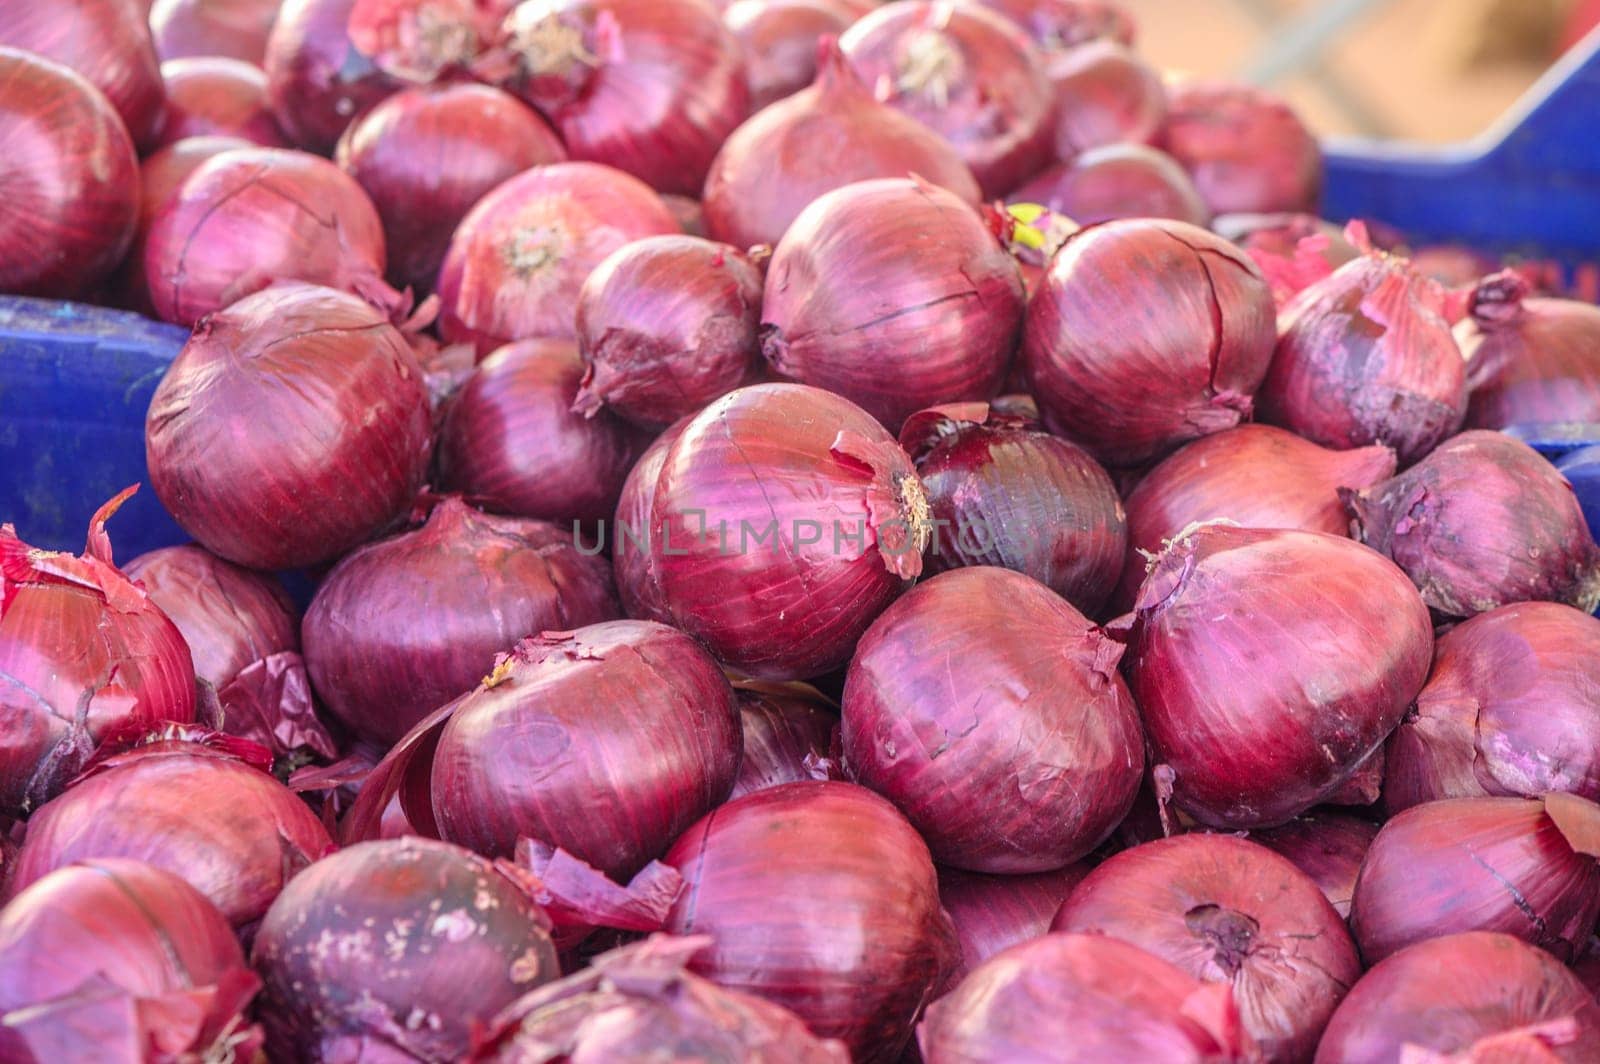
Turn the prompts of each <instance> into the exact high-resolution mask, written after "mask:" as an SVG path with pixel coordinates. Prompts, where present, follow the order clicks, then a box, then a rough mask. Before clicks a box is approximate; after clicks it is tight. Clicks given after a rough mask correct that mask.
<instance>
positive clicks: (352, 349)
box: [145, 285, 431, 569]
mask: <svg viewBox="0 0 1600 1064" xmlns="http://www.w3.org/2000/svg"><path fill="white" fill-rule="evenodd" d="M430 418H431V415H430V413H429V409H428V394H427V391H426V389H425V388H424V386H423V380H422V371H421V369H420V367H418V365H417V362H416V359H415V358H413V357H412V354H411V349H410V348H409V347H408V346H407V345H406V341H405V338H404V337H403V336H401V335H400V332H399V331H398V330H397V329H395V328H394V327H393V326H391V325H390V324H389V323H388V322H387V321H386V320H385V319H384V317H383V315H382V314H380V313H378V311H376V310H374V309H373V308H372V307H370V306H368V305H367V304H366V303H364V302H362V301H361V300H360V299H357V298H356V297H355V296H352V295H347V294H345V293H343V292H335V291H333V290H332V289H327V288H314V287H312V286H309V285H284V286H279V287H275V288H273V289H271V290H269V291H265V292H260V293H258V294H256V295H253V296H249V297H247V298H245V299H242V300H240V301H239V302H238V303H235V304H233V305H232V306H230V307H228V308H227V309H226V310H223V311H219V312H217V313H216V314H212V315H211V316H210V317H208V318H207V319H206V321H205V323H204V324H203V325H202V326H201V327H200V328H198V329H196V330H195V334H194V336H193V337H191V338H190V340H189V342H188V344H187V345H185V347H184V349H183V351H182V352H181V353H180V354H179V355H178V357H177V359H176V360H174V361H173V363H172V366H171V368H169V369H168V370H167V375H166V376H165V377H164V378H163V379H162V381H161V384H160V385H159V386H158V387H157V388H156V391H155V395H154V396H153V397H152V398H151V401H150V414H149V418H148V420H147V421H146V423H145V453H146V456H147V458H148V460H149V463H150V479H151V482H152V483H153V484H154V486H155V489H156V494H157V495H158V496H160V498H161V502H162V503H163V504H164V505H165V506H166V507H167V509H168V511H170V512H171V513H172V515H173V516H174V517H176V518H177V519H178V523H179V524H181V525H183V527H184V529H185V531H187V532H188V533H189V534H190V535H191V536H193V537H194V538H195V539H196V540H198V541H199V542H200V544H201V546H203V547H205V548H206V549H207V550H209V551H211V552H212V553H213V554H218V555H221V556H222V557H223V558H226V559H227V560H229V561H232V562H237V563H238V564H240V565H246V566H249V567H251V568H254V569H285V568H292V567H295V566H306V565H315V564H318V563H320V562H325V561H329V560H331V559H333V558H337V557H338V556H339V555H341V554H344V553H345V552H346V551H348V550H350V549H351V548H352V547H354V546H356V545H357V544H359V543H362V542H364V541H365V540H367V539H368V538H370V537H371V536H372V535H373V534H374V533H376V532H378V531H380V530H381V529H383V528H384V527H385V526H387V525H388V524H389V523H390V522H392V521H394V520H395V519H396V518H398V517H399V516H400V515H401V514H402V513H404V511H405V508H406V507H407V506H409V505H410V504H411V501H412V499H413V498H414V497H415V495H416V493H417V489H418V488H420V487H421V486H422V480H423V477H424V476H425V474H426V473H427V468H428V457H429V450H430V448H431V440H430V431H431V429H430Z"/></svg>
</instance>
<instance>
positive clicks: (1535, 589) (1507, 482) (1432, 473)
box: [1340, 429, 1600, 617]
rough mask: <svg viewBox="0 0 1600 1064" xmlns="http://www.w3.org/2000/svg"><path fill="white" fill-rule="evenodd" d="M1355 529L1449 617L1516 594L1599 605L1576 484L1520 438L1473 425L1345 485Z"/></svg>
mask: <svg viewBox="0 0 1600 1064" xmlns="http://www.w3.org/2000/svg"><path fill="white" fill-rule="evenodd" d="M1340 495H1341V497H1343V498H1344V500H1345V506H1346V507H1347V508H1348V509H1349V511H1350V513H1351V515H1352V516H1353V517H1354V522H1353V526H1352V527H1353V529H1354V531H1355V533H1356V534H1357V536H1358V538H1359V539H1360V540H1361V541H1362V542H1363V543H1366V544H1367V545H1369V546H1371V547H1373V548H1374V549H1376V550H1378V551H1380V552H1382V553H1383V554H1385V555H1387V556H1389V557H1390V558H1393V559H1394V561H1395V564H1396V565H1398V566H1400V568H1402V569H1404V570H1405V571H1406V575H1408V576H1410V577H1411V579H1412V580H1413V581H1414V582H1415V583H1416V585H1417V587H1418V588H1420V589H1421V590H1422V598H1423V601H1425V602H1426V603H1427V604H1428V605H1429V606H1431V607H1432V608H1434V609H1435V610H1438V611H1439V612H1440V613H1442V614H1445V615H1446V616H1452V617H1470V616H1472V615H1473V614H1476V613H1482V612H1484V611H1485V610H1492V609H1494V608H1495V607H1496V606H1504V605H1507V604H1509V603H1512V602H1527V601H1537V600H1549V601H1552V602H1565V603H1567V604H1568V605H1571V606H1576V607H1577V608H1578V609H1580V610H1582V611H1583V612H1585V613H1589V612H1591V611H1592V610H1593V609H1594V608H1595V606H1596V605H1597V604H1600V548H1597V547H1596V546H1595V541H1594V538H1593V537H1592V536H1591V535H1590V534H1589V526H1588V525H1587V524H1586V523H1585V522H1584V518H1583V510H1582V508H1581V507H1580V506H1579V505H1578V500H1577V498H1576V496H1574V495H1573V493H1572V487H1571V485H1569V484H1568V483H1567V481H1566V479H1565V478H1564V477H1562V475H1561V474H1560V473H1558V472H1556V471H1555V469H1554V468H1553V467H1552V466H1551V465H1550V463H1548V462H1546V461H1545V460H1544V459H1543V458H1542V457H1540V455H1539V453H1538V452H1537V451H1535V450H1534V449H1533V448H1532V447H1529V446H1528V445H1527V444H1525V443H1523V442H1522V441H1521V440H1517V439H1513V438H1512V437H1510V436H1506V435H1503V434H1501V433H1499V432H1488V431H1484V430H1481V429H1474V430H1472V431H1470V432H1463V433H1462V434H1461V435H1459V436H1457V437H1455V438H1454V439H1451V440H1446V441H1445V442H1444V443H1443V444H1441V445H1440V446H1439V447H1438V448H1437V449H1436V450H1435V451H1434V452H1433V453H1432V454H1430V455H1428V457H1427V458H1424V459H1423V460H1422V461H1421V462H1419V463H1418V464H1417V465H1415V466H1413V467H1412V468H1411V469H1408V470H1406V471H1405V472H1404V473H1402V474H1400V475H1399V476H1397V477H1395V478H1393V479H1392V480H1386V481H1384V482H1383V483H1381V484H1377V485H1374V486H1373V487H1370V488H1367V489H1366V490H1365V491H1361V492H1351V491H1348V490H1346V491H1342V492H1340Z"/></svg>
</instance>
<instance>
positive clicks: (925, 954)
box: [663, 780, 959, 1064]
mask: <svg viewBox="0 0 1600 1064" xmlns="http://www.w3.org/2000/svg"><path fill="white" fill-rule="evenodd" d="M663 861H665V863H666V864H668V865H670V866H672V867H674V868H676V869H677V870H678V871H679V872H681V873H682V874H683V877H684V879H685V881H686V887H685V889H684V892H683V893H682V894H680V895H679V896H678V901H677V904H676V905H675V906H674V907H673V910H672V912H671V914H670V915H669V916H668V918H667V927H666V930H668V931H670V932H672V933H673V934H683V935H688V934H697V935H699V934H703V935H710V936H711V938H712V940H713V942H712V945H711V947H710V948H709V949H707V950H706V951H705V952H703V953H701V954H699V955H698V956H697V957H696V958H695V959H694V961H693V962H692V965H691V967H692V970H694V971H695V972H697V973H698V974H700V975H703V976H705V977H706V978H708V979H710V980H711V981H712V982H714V983H717V984H718V985H720V986H723V987H725V988H727V989H729V990H735V991H740V992H743V993H747V994H754V995H756V996H758V997H763V998H766V999H767V1000H768V1001H771V1002H773V1003H774V1004H777V1005H781V1006H783V1007H784V1008H787V1009H790V1010H792V1011H793V1012H794V1013H795V1014H796V1015H797V1016H799V1017H800V1018H801V1019H802V1020H804V1021H805V1024H806V1026H807V1027H809V1028H811V1031H812V1033H813V1034H816V1035H818V1036H819V1037H822V1038H837V1039H839V1040H840V1041H842V1042H844V1043H845V1044H846V1045H847V1046H848V1047H849V1049H850V1052H851V1057H852V1059H853V1060H855V1061H856V1062H857V1064H886V1062H890V1061H894V1060H896V1059H898V1057H899V1053H900V1050H901V1049H902V1047H904V1045H905V1044H906V1042H907V1040H908V1039H909V1038H910V1035H911V1027H912V1024H913V1023H914V1022H915V1021H916V1018H917V1015H918V1013H919V1012H920V1011H921V1009H922V1006H923V1004H924V1003H925V1002H926V1001H927V1000H928V999H929V998H930V997H931V996H932V994H933V992H934V991H935V990H936V989H938V988H939V987H941V986H942V985H943V984H944V980H945V977H946V976H947V975H948V973H949V972H950V971H951V969H952V968H953V966H954V965H955V964H956V963H957V958H958V955H959V953H958V950H959V947H958V946H957V944H956V940H955V932H954V930H953V929H952V927H951V924H950V918H949V917H948V916H947V915H946V914H945V912H944V910H943V909H942V908H941V907H940V905H939V891H938V883H937V881H936V879H935V876H934V870H933V863H932V861H930V860H929V858H928V849H927V846H926V845H924V844H923V841H922V839H921V838H919V837H918V836H917V833H916V832H915V831H914V830H912V827H911V825H910V824H908V823H906V821H905V820H904V819H903V818H902V817H901V816H900V814H898V813H897V812H895V810H894V807H893V806H891V805H890V804H889V803H888V802H886V801H884V800H883V799H882V798H879V797H878V796H877V795H875V794H873V793H872V792H871V791H869V790H867V789H865V788H863V787H857V786H855V785H854V784H850V783H840V782H836V781H825V780H812V781H807V782H802V783H786V784H784V785H783V786H780V787H773V788H770V789H768V790H764V791H757V792H756V793H754V794H747V795H745V796H744V797H743V798H739V799H736V800H735V801H732V802H729V803H728V804H727V805H724V806H722V807H721V808H720V809H717V810H715V811H713V812H712V813H711V814H710V815H709V816H707V817H705V818H703V819H702V820H700V821H699V822H698V823H697V824H695V825H694V826H693V827H691V828H690V829H689V830H688V831H686V832H684V833H683V835H682V836H681V837H680V838H679V839H678V841H677V842H676V843H674V844H673V846H672V849H671V850H670V851H668V853H667V855H666V857H664V858H663ZM801 883H803V884H805V885H806V886H805V888H804V889H798V890H797V889H795V888H796V885H797V884H801Z"/></svg>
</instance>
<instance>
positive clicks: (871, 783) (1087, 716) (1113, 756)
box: [843, 566, 1144, 873]
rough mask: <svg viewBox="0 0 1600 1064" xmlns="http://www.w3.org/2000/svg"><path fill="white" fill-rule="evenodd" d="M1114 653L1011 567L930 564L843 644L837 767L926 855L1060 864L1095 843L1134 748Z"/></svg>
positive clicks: (1124, 790)
mask: <svg viewBox="0 0 1600 1064" xmlns="http://www.w3.org/2000/svg"><path fill="white" fill-rule="evenodd" d="M1016 632H1026V633H1028V634H1027V636H1026V638H1024V639H1018V638H1017V637H1016V635H1014V634H1013V633H1016ZM1122 651H1123V647H1122V646H1121V645H1119V644H1116V643H1113V642H1111V640H1109V639H1108V638H1106V636H1105V634H1104V633H1102V632H1101V631H1100V630H1099V629H1098V628H1095V627H1094V626H1093V625H1092V624H1090V622H1089V621H1087V620H1085V619H1084V617H1083V615H1082V614H1080V613H1079V612H1078V611H1077V610H1075V609H1073V608H1072V607H1071V606H1070V605H1068V604H1067V603H1066V602H1064V601H1063V600H1062V599H1061V598H1060V597H1058V596H1057V595H1055V594H1054V593H1053V592H1051V591H1050V589H1048V588H1046V587H1045V586H1044V585H1043V584H1041V583H1039V582H1038V581H1036V580H1031V579H1029V578H1028V577H1026V576H1023V575H1021V574H1020V573H1013V572H1010V571H1009V570H1006V569H995V568H992V567H989V566H978V567H974V568H970V569H957V570H955V571H953V572H949V573H943V574H941V575H939V576H936V577H934V578H933V579H932V580H930V581H929V582H927V583H926V584H922V585H920V586H918V587H916V588H913V589H912V590H911V591H910V592H909V593H907V594H906V595H905V596H904V597H903V598H901V599H900V600H899V601H898V602H896V603H895V604H894V605H892V606H890V607H889V608H888V609H887V610H885V611H884V612H883V614H882V616H880V617H879V618H878V619H877V621H875V622H874V623H873V625H872V627H871V628H869V629H867V633H866V635H864V636H863V637H862V639H861V643H860V645H859V646H857V648H856V654H855V658H854V660H852V661H851V663H850V673H849V678H848V679H847V680H846V682H845V688H844V726H843V738H844V757H845V763H846V765H847V766H848V767H849V771H850V772H851V774H852V776H853V777H854V778H855V779H856V781H857V782H859V783H862V784H864V785H866V786H868V787H871V788H872V789H873V790H875V791H877V792H878V793H879V794H881V795H883V796H884V797H885V798H888V799H889V800H890V801H891V802H894V803H895V806H896V807H897V808H898V809H899V810H900V811H901V812H902V813H904V814H905V815H906V818H907V819H908V820H910V821H911V824H912V826H913V827H915V828H916V829H917V830H918V831H919V832H920V833H921V835H922V837H923V838H924V839H926V840H927V843H928V849H929V850H930V851H932V853H933V856H934V859H935V860H937V861H938V862H939V863H940V864H944V865H950V866H952V867H955V868H964V869H967V870H969V871H973V872H1010V873H1016V872H1045V871H1049V870H1050V869H1053V868H1060V867H1061V866H1063V865H1065V864H1069V863H1070V862H1072V861H1076V860H1078V859H1079V858H1080V857H1083V856H1085V855H1086V854H1087V853H1088V852H1089V851H1090V850H1092V849H1094V848H1095V847H1096V846H1098V845H1100V843H1101V842H1103V841H1104V840H1105V839H1106V837H1107V836H1108V835H1110V834H1111V830H1112V829H1113V828H1115V827H1116V826H1117V824H1118V823H1119V822H1120V821H1121V820H1122V818H1123V817H1124V816H1126V815H1127V813H1128V810H1129V808H1130V807H1131V806H1132V805H1133V798H1134V794H1135V793H1136V792H1137V791H1138V789H1139V777H1140V775H1141V774H1142V772H1143V770H1144V750H1143V744H1142V742H1141V736H1140V732H1139V716H1138V709H1137V708H1136V707H1135V706H1134V705H1133V702H1132V699H1131V698H1130V697H1129V695H1128V689H1127V687H1126V686H1125V685H1124V684H1123V682H1122V678H1121V677H1120V676H1118V675H1117V661H1118V659H1119V658H1121V657H1122ZM957 668H960V669H961V678H960V679H959V680H957V678H956V675H955V670H956V669H957Z"/></svg>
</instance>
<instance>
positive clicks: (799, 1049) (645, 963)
mask: <svg viewBox="0 0 1600 1064" xmlns="http://www.w3.org/2000/svg"><path fill="white" fill-rule="evenodd" d="M710 944H711V939H709V938H707V937H706V936H704V935H691V936H685V937H676V936H671V935H654V936H652V937H651V938H650V939H649V940H648V941H645V942H639V943H635V944H632V945H627V946H623V947H621V948H619V949H614V950H611V951H610V952H607V953H603V954H601V955H600V956H598V957H596V958H595V959H594V960H593V961H591V962H590V965H589V967H587V968H584V969H583V970H582V971H579V972H575V973H573V974H572V975H570V976H568V977H567V978H565V979H563V980H561V981H560V982H557V983H552V984H550V985H549V986H547V987H544V988H542V989H539V990H535V991H533V992H531V993H529V994H526V995H524V996H523V997H522V998H520V999H518V1000H517V1001H516V1002H515V1003H513V1004H512V1005H511V1006H509V1007H508V1008H506V1009H505V1010H504V1011H503V1012H501V1013H500V1015H499V1016H497V1017H495V1020H494V1022H493V1023H492V1024H491V1025H490V1026H489V1030H488V1032H487V1033H486V1034H485V1036H484V1038H483V1044H482V1046H481V1047H480V1048H479V1049H478V1050H477V1052H476V1053H474V1055H473V1057H472V1060H473V1061H476V1062H479V1064H525V1062H527V1061H530V1060H550V1059H560V1060H571V1061H595V1062H599V1061H609V1060H617V1061H622V1060H684V1061H688V1060H693V1061H695V1062H696V1064H849V1061H850V1054H849V1053H847V1052H846V1051H845V1048H844V1046H843V1045H841V1044H840V1043H839V1042H836V1041H834V1040H832V1039H821V1038H818V1037H817V1036H816V1035H814V1034H812V1033H811V1032H810V1031H808V1030H806V1027H805V1024H803V1023H801V1022H800V1020H799V1018H798V1017H796V1016H795V1015H794V1014H793V1013H792V1012H789V1011H788V1010H786V1009H782V1008H779V1007H778V1006H777V1005H774V1004H772V1003H770V1002H767V1001H763V1000H762V999H761V998H758V997H754V996H752V995H750V994H741V993H738V992H736V991H732V990H726V989H724V988H722V987H719V986H717V985H716V984H715V983H711V982H709V981H707V980H705V979H702V978H701V977H700V976H698V975H695V974H694V973H693V972H691V971H690V970H689V964H690V962H691V961H692V960H693V958H694V957H695V955H696V954H698V953H700V952H702V951H703V950H705V949H706V948H707V947H708V946H709V945H710Z"/></svg>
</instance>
